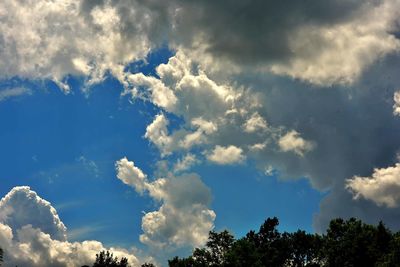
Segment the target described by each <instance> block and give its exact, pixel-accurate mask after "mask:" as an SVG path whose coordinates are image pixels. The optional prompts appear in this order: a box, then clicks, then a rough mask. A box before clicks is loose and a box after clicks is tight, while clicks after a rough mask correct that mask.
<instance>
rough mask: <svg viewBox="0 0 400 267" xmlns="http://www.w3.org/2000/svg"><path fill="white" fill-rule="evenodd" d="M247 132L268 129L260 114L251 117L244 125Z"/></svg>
mask: <svg viewBox="0 0 400 267" xmlns="http://www.w3.org/2000/svg"><path fill="white" fill-rule="evenodd" d="M243 128H244V131H245V132H248V133H253V132H256V131H258V130H262V129H266V128H267V122H266V121H265V119H264V118H263V117H261V116H260V114H258V113H254V114H253V115H251V117H250V118H249V119H248V120H247V121H246V122H245V123H244V124H243Z"/></svg>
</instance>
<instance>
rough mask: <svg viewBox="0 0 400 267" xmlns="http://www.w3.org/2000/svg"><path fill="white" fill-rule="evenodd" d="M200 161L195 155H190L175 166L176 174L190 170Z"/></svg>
mask: <svg viewBox="0 0 400 267" xmlns="http://www.w3.org/2000/svg"><path fill="white" fill-rule="evenodd" d="M198 162H199V160H198V159H197V158H196V156H195V155H194V154H191V153H188V154H186V155H185V156H184V157H183V158H182V159H178V161H177V162H176V163H175V165H174V172H175V173H177V172H182V171H186V170H188V169H190V168H191V167H192V166H193V165H195V164H197V163H198Z"/></svg>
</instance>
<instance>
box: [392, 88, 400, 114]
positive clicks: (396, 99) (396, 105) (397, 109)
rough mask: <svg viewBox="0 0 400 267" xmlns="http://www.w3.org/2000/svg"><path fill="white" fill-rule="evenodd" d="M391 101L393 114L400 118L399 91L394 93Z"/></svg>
mask: <svg viewBox="0 0 400 267" xmlns="http://www.w3.org/2000/svg"><path fill="white" fill-rule="evenodd" d="M393 100H394V105H393V114H394V115H397V116H400V91H397V92H394V95H393Z"/></svg>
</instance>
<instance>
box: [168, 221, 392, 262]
mask: <svg viewBox="0 0 400 267" xmlns="http://www.w3.org/2000/svg"><path fill="white" fill-rule="evenodd" d="M278 224H279V221H278V219H277V218H269V219H267V220H266V221H265V222H264V223H263V224H262V225H261V227H260V229H259V231H258V232H255V231H250V232H249V233H248V234H247V235H246V236H245V237H243V238H241V239H238V240H234V238H233V236H232V235H230V234H229V233H228V232H227V231H223V232H221V233H216V232H210V235H209V241H208V242H207V244H206V247H205V248H197V249H195V250H194V251H193V254H192V255H191V256H189V257H188V258H178V257H175V258H174V259H172V260H170V261H168V264H169V266H170V267H219V266H221V267H243V266H246V267H281V266H282V267H286V266H293V267H320V266H321V267H322V266H326V267H369V266H371V267H372V266H378V267H399V266H400V233H397V234H394V235H393V234H392V233H391V232H390V231H389V230H388V229H387V228H386V227H385V226H384V224H383V223H382V222H381V223H379V224H378V226H372V225H367V224H364V223H362V222H361V221H359V220H356V219H354V218H352V219H349V220H347V221H345V220H343V219H335V220H332V221H331V223H330V225H329V228H328V230H327V233H326V235H319V234H309V233H306V232H305V231H301V230H298V231H297V232H294V233H287V232H284V233H280V232H279V231H278V230H277V226H278Z"/></svg>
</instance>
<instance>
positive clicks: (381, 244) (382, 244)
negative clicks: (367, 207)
mask: <svg viewBox="0 0 400 267" xmlns="http://www.w3.org/2000/svg"><path fill="white" fill-rule="evenodd" d="M392 239H393V237H392V234H391V233H390V231H389V230H388V229H386V227H385V226H384V225H383V223H380V224H379V225H378V227H375V226H372V225H368V224H365V223H362V222H361V221H360V220H357V219H355V218H351V219H349V220H347V221H344V220H343V219H335V220H332V221H331V223H330V225H329V228H328V230H327V234H326V236H325V237H324V248H323V255H324V258H325V262H326V265H325V266H328V267H329V266H343V267H346V266H352V267H358V266H359V267H373V266H376V265H377V264H378V262H379V261H380V260H381V259H382V258H383V257H385V255H386V254H387V253H388V252H389V250H390V243H391V242H392ZM397 266H398V265H397Z"/></svg>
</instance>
